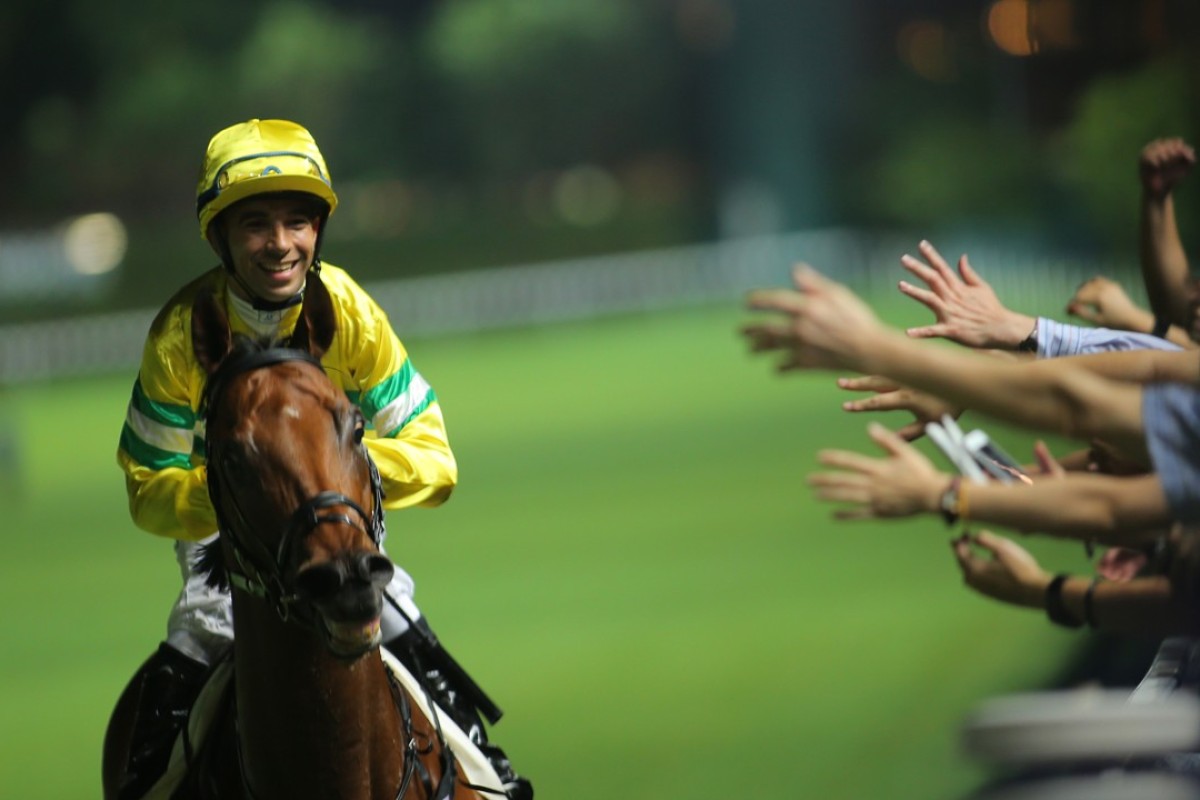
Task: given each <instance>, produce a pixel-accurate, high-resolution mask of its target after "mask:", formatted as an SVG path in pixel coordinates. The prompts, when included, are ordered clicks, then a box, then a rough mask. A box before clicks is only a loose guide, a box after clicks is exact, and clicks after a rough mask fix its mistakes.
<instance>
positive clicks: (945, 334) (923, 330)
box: [904, 322, 954, 339]
mask: <svg viewBox="0 0 1200 800" xmlns="http://www.w3.org/2000/svg"><path fill="white" fill-rule="evenodd" d="M904 333H905V334H906V335H907V336H908V338H910V339H939V338H943V339H953V338H954V336H953V334H952V332H951V328H950V326H949V325H944V324H942V323H940V322H939V323H936V324H934V325H922V326H921V327H918V328H908V329H906V330H905V331H904Z"/></svg>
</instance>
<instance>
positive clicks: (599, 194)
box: [553, 164, 621, 227]
mask: <svg viewBox="0 0 1200 800" xmlns="http://www.w3.org/2000/svg"><path fill="white" fill-rule="evenodd" d="M553 194H554V208H555V210H556V211H558V213H559V216H561V217H562V218H563V219H565V220H566V221H567V222H569V223H571V224H572V225H578V226H580V227H592V226H594V225H601V224H603V223H605V222H608V221H609V220H610V219H612V218H613V216H615V215H616V213H617V210H618V209H619V208H620V205H621V185H620V184H619V183H618V182H617V179H616V178H614V177H613V176H612V175H611V174H610V173H609V172H607V171H605V170H603V169H601V168H600V167H597V166H594V165H591V164H583V165H581V166H578V167H574V168H572V169H569V170H567V171H566V172H564V173H563V174H562V175H561V176H559V178H558V180H557V181H555V183H554V193H553Z"/></svg>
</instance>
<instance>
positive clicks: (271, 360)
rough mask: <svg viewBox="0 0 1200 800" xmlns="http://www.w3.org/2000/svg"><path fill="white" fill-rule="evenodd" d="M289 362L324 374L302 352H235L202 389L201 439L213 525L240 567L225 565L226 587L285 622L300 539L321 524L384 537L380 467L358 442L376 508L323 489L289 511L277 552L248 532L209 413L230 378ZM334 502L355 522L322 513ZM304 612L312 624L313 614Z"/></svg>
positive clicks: (294, 603)
mask: <svg viewBox="0 0 1200 800" xmlns="http://www.w3.org/2000/svg"><path fill="white" fill-rule="evenodd" d="M289 361H299V362H303V363H308V364H311V365H313V366H314V367H316V368H317V369H319V370H322V373H323V372H324V368H323V367H322V366H321V362H320V361H319V360H318V359H317V358H315V357H314V356H312V355H311V354H309V353H308V352H306V351H304V350H295V349H291V348H285V347H267V348H260V349H252V350H246V351H234V352H233V353H231V354H230V355H229V357H228V358H226V359H225V360H224V361H223V362H221V366H220V367H219V368H218V369H217V371H216V372H214V373H213V374H212V375H211V376H210V377H209V380H208V386H207V387H206V388H205V393H204V405H205V407H206V409H207V412H208V422H207V430H206V433H205V437H204V451H205V460H206V462H207V464H208V494H209V497H210V498H211V499H212V504H213V510H214V511H215V512H216V517H217V526H218V528H219V530H220V532H221V535H222V536H227V537H228V540H229V543H230V545H231V546H232V547H231V549H232V551H233V555H234V558H235V559H236V560H237V567H238V568H237V569H234V568H233V566H232V565H227V572H228V574H229V582H230V585H232V586H234V587H236V588H238V589H241V590H243V591H246V592H249V593H250V594H252V595H255V596H256V597H260V598H262V599H264V600H266V601H267V602H269V603H270V604H271V605H273V606H274V607H275V610H276V612H277V613H278V614H279V616H280V618H281V619H283V620H284V621H287V620H288V619H289V618H291V617H292V616H293V609H296V608H298V607H299V606H298V604H299V602H300V598H299V597H298V595H297V594H296V593H295V592H293V591H289V590H288V588H287V586H286V582H285V580H284V577H283V571H284V566H285V564H286V563H287V558H288V556H289V555H290V554H291V552H292V548H293V547H294V546H295V543H296V541H297V540H298V539H300V538H302V537H304V536H306V535H308V534H309V533H310V532H312V531H313V530H314V529H315V528H316V527H317V526H319V525H325V524H332V523H340V524H345V525H350V526H352V527H354V528H358V529H359V530H360V531H362V532H363V533H365V534H367V536H369V537H370V539H371V541H372V542H374V543H375V546H376V547H379V545H380V544H381V543H382V541H383V530H384V516H383V486H382V482H381V481H380V478H379V470H378V469H376V467H375V462H374V461H372V460H371V457H370V455H369V454H368V453H367V450H366V445H359V446H360V447H361V448H362V454H363V457H364V458H365V459H366V461H367V466H368V469H369V470H370V479H371V493H372V495H373V498H374V508H373V509H372V510H371V513H370V514H367V512H366V511H364V510H363V508H362V506H360V505H359V504H358V503H356V502H354V501H353V500H351V499H350V498H349V497H347V496H346V495H344V494H342V493H341V492H334V491H321V492H317V494H315V495H313V496H312V497H310V498H309V499H307V500H305V501H304V502H303V503H301V504H300V506H299V507H298V508H297V509H296V510H295V511H294V512H293V513H292V516H291V518H290V519H289V521H288V523H287V526H286V527H285V528H284V531H283V537H282V538H281V539H280V541H279V547H278V548H277V549H276V552H274V553H271V552H270V550H269V549H268V548H267V547H266V546H264V545H263V544H262V543H261V542H260V541H259V540H258V539H257V538H255V537H252V536H249V537H248V536H246V533H247V531H248V529H249V527H250V525H249V522H248V521H247V518H246V515H245V513H244V512H243V510H242V508H241V506H239V505H238V502H237V498H236V496H235V495H234V494H233V493H232V492H231V491H229V489H230V478H229V476H228V475H226V474H225V472H224V470H223V468H222V453H223V450H224V447H225V443H223V442H217V441H214V440H213V437H212V436H211V435H209V434H210V433H211V432H212V430H213V425H212V422H213V412H214V411H215V410H216V409H217V407H218V402H219V401H220V399H221V395H222V393H223V392H224V391H225V387H226V386H227V385H228V383H229V381H230V380H231V379H232V378H233V377H235V376H237V375H240V374H242V373H243V372H252V371H254V370H258V369H264V368H266V367H270V366H273V365H275V364H282V363H285V362H289ZM335 506H344V507H346V508H350V509H352V510H353V511H354V512H355V513H356V514H357V515H358V518H359V519H358V520H357V521H356V520H355V519H353V518H351V517H350V515H348V514H345V513H322V512H323V511H324V510H325V509H328V508H333V507H335ZM360 523H361V524H360ZM364 526H365V527H364ZM302 616H303V617H307V618H308V619H307V620H306V621H308V622H311V614H303V615H302Z"/></svg>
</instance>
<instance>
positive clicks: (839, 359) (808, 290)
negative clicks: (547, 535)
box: [743, 266, 1145, 459]
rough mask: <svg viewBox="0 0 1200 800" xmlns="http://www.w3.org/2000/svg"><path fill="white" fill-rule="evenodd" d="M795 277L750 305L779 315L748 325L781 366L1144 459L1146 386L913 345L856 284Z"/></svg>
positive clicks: (1057, 365) (808, 274) (754, 341)
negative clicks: (845, 372)
mask: <svg viewBox="0 0 1200 800" xmlns="http://www.w3.org/2000/svg"><path fill="white" fill-rule="evenodd" d="M793 279H794V281H795V285H796V288H797V291H791V290H786V289H772V290H760V291H756V292H753V293H751V295H750V298H749V301H748V305H749V307H750V308H751V309H755V310H761V311H772V312H776V313H777V314H778V315H780V318H777V319H776V320H774V321H768V322H759V323H755V324H751V325H748V326H746V327H745V328H743V333H744V334H745V335H746V337H747V338H748V339H749V340H750V342H751V347H752V349H753V350H754V351H755V352H771V351H778V352H780V353H782V355H783V360H782V361H781V362H780V365H779V369H780V370H782V371H787V370H793V369H849V370H853V371H855V372H860V373H865V374H870V375H882V376H884V377H887V378H890V379H892V380H894V381H896V382H897V383H900V384H902V385H904V386H907V387H910V388H913V389H917V390H920V391H925V392H929V393H931V394H934V395H936V396H938V397H940V398H942V399H943V400H945V401H946V402H948V403H950V404H952V405H954V406H958V407H961V408H970V409H973V410H977V411H979V412H982V413H984V414H987V415H989V416H992V417H995V418H997V419H1001V420H1005V421H1007V422H1011V423H1015V424H1017V425H1022V426H1025V427H1029V428H1033V429H1037V430H1043V431H1049V432H1053V433H1057V434H1061V435H1065V436H1070V437H1075V438H1082V439H1091V438H1095V437H1099V438H1103V439H1105V440H1106V441H1108V442H1110V443H1111V444H1113V445H1115V446H1117V447H1118V448H1120V449H1121V450H1122V451H1124V452H1127V453H1131V454H1133V455H1135V456H1137V457H1138V458H1141V459H1145V441H1144V435H1143V429H1142V420H1141V388H1140V387H1139V386H1137V385H1133V384H1129V383H1120V382H1117V381H1113V380H1109V379H1106V378H1104V377H1101V376H1099V375H1097V374H1095V373H1093V372H1091V371H1089V370H1088V369H1086V368H1084V367H1080V366H1078V365H1071V364H1070V362H1066V361H1064V360H1063V359H1057V360H1053V361H1038V362H1031V363H1030V362H1011V361H1005V360H1002V359H996V358H989V357H986V356H982V355H979V354H976V353H972V352H967V351H961V350H956V349H952V348H945V347H937V346H934V345H932V344H930V343H924V342H917V341H913V340H911V339H909V338H908V337H906V336H904V335H903V334H900V333H899V332H897V331H895V330H893V329H890V328H888V327H886V326H884V325H883V323H882V322H880V321H879V319H878V318H877V317H876V316H875V314H874V313H873V312H872V311H871V309H870V308H869V307H868V306H867V305H866V304H865V303H864V302H863V301H862V300H860V299H859V298H858V297H857V296H856V295H855V294H854V293H853V292H851V291H850V290H849V289H848V288H846V287H845V286H842V285H841V284H839V283H836V282H835V281H831V280H829V279H828V278H825V277H824V276H822V275H820V274H819V273H817V272H816V271H815V270H813V269H812V268H810V267H807V266H800V267H797V269H796V270H795V272H794V274H793ZM1105 355H1108V356H1116V355H1121V354H1119V353H1112V354H1105ZM1095 357H1097V356H1093V358H1095Z"/></svg>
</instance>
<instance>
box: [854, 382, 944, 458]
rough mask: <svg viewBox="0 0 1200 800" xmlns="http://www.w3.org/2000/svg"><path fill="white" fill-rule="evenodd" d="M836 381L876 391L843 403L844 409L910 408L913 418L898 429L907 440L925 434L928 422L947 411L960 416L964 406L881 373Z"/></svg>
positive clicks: (881, 409)
mask: <svg viewBox="0 0 1200 800" xmlns="http://www.w3.org/2000/svg"><path fill="white" fill-rule="evenodd" d="M837 385H838V386H839V387H840V388H842V389H845V390H847V391H851V392H874V394H872V395H871V396H870V397H864V398H862V399H861V400H847V401H846V402H844V403H842V410H843V411H851V412H859V411H908V412H909V413H911V414H912V415H913V421H912V422H910V423H908V424H907V425H904V426H903V427H901V428H899V429H897V430H896V435H897V436H899V437H900V438H901V439H904V440H905V441H909V442H912V441H915V440H917V439H919V438H921V437H922V436H923V435H925V426H926V425H927V424H928V423H930V422H936V421H938V420H940V419H941V418H942V417H943V416H944V415H946V414H949V415H950V416H952V417H954V418H955V419H957V418H958V417H960V416H962V409H960V408H956V407H954V406H952V405H950V404H949V403H946V402H944V401H943V400H941V399H939V398H937V397H934V396H933V395H931V394H926V393H924V392H919V391H917V390H916V389H909V388H908V387H906V386H901V385H900V384H898V383H896V382H894V381H891V380H888V379H887V378H884V377H882V376H879V375H862V376H859V377H856V378H839V379H838V382H837Z"/></svg>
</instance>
